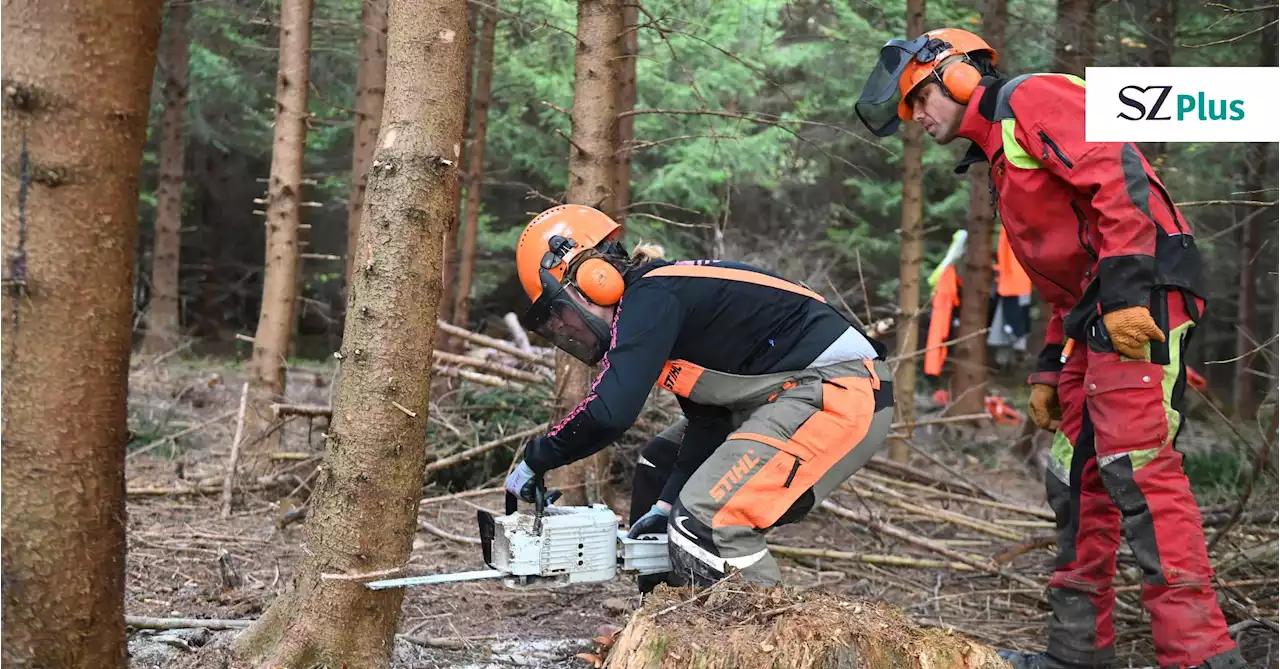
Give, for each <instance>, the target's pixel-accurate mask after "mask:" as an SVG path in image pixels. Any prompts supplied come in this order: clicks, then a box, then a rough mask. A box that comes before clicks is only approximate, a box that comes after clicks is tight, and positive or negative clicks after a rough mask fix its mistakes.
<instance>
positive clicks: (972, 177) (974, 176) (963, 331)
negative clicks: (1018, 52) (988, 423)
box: [950, 0, 1009, 416]
mask: <svg viewBox="0 0 1280 669" xmlns="http://www.w3.org/2000/svg"><path fill="white" fill-rule="evenodd" d="M1008 11H1009V5H1008V1H1007V0H987V2H986V6H985V7H984V11H983V13H982V35H983V37H984V38H985V39H986V40H987V44H990V45H991V46H992V48H994V49H995V50H996V52H997V53H1000V54H1004V25H1005V16H1006V15H1007V14H1008ZM1005 57H1006V58H1007V55H1006V56H1005ZM990 178H991V175H990V170H989V169H987V167H986V166H982V167H979V166H975V168H974V169H970V170H969V219H968V222H967V228H968V231H969V237H968V241H967V242H966V244H965V266H964V282H963V283H962V284H961V285H960V327H959V328H957V332H956V337H958V338H962V337H964V336H965V335H968V334H971V333H974V332H977V331H979V330H981V329H982V328H984V327H986V326H987V305H988V302H989V300H990V296H991V263H992V258H993V253H992V248H991V235H992V230H991V223H992V218H993V217H994V215H995V212H994V211H993V207H992V203H991V189H990V184H991V181H990ZM955 353H956V355H955V358H954V363H955V364H954V370H955V372H954V373H953V375H952V377H951V397H952V398H954V401H955V404H954V405H952V406H951V408H950V412H951V413H953V414H955V415H958V416H966V415H974V414H980V413H985V412H986V404H985V402H984V399H985V397H986V395H987V338H986V337H983V336H976V337H970V338H968V339H965V340H964V341H961V342H959V343H958V344H956V345H955Z"/></svg>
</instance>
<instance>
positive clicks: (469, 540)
mask: <svg viewBox="0 0 1280 669" xmlns="http://www.w3.org/2000/svg"><path fill="white" fill-rule="evenodd" d="M418 527H420V528H422V529H423V530H424V531H426V532H429V533H431V534H434V535H436V536H437V537H440V538H441V539H448V540H449V541H456V542H458V543H460V544H475V545H477V546H478V545H480V540H479V539H476V538H475V537H464V536H462V535H461V534H454V533H452V532H447V531H445V530H442V529H440V528H438V527H436V526H435V525H432V524H431V523H428V522H427V521H425V520H422V519H421V518H419V519H418Z"/></svg>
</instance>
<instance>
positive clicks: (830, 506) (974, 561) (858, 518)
mask: <svg viewBox="0 0 1280 669" xmlns="http://www.w3.org/2000/svg"><path fill="white" fill-rule="evenodd" d="M822 508H823V509H826V510H827V511H829V512H831V513H834V514H835V515H837V516H840V517H842V518H847V519H849V520H852V521H854V522H855V523H858V524H859V525H863V526H865V527H867V528H868V529H871V530H874V531H876V532H879V533H881V534H887V535H889V536H891V537H894V538H896V539H901V540H903V541H905V542H907V543H909V544H911V545H913V546H917V547H919V548H924V549H927V550H930V551H933V552H934V553H937V554H938V555H941V556H943V557H946V558H950V559H952V560H955V561H956V562H962V563H964V564H967V565H969V566H971V567H974V568H976V569H978V570H979V571H984V572H986V573H988V574H993V575H995V576H1002V577H1004V578H1007V579H1010V580H1013V581H1016V582H1018V583H1021V584H1022V585H1025V586H1027V587H1030V588H1038V587H1040V584H1039V583H1036V582H1035V581H1033V580H1031V579H1029V578H1027V577H1025V576H1021V575H1018V574H1010V573H1007V572H1005V571H1003V570H1001V569H1000V568H998V567H997V566H996V565H995V564H993V563H991V562H989V561H985V560H983V559H981V558H979V557H978V556H975V555H971V554H967V553H961V552H960V551H954V550H951V549H950V548H947V547H946V546H943V545H941V544H939V543H937V542H936V541H933V540H932V539H926V538H925V537H922V536H920V535H918V534H914V533H912V532H908V531H906V530H904V529H901V528H898V527H895V526H893V525H890V524H888V523H885V522H881V521H879V520H875V519H874V518H871V517H870V516H867V515H863V514H860V513H858V512H856V511H850V510H849V509H846V508H844V507H842V506H839V505H838V504H836V503H834V502H832V501H830V500H825V501H823V502H822Z"/></svg>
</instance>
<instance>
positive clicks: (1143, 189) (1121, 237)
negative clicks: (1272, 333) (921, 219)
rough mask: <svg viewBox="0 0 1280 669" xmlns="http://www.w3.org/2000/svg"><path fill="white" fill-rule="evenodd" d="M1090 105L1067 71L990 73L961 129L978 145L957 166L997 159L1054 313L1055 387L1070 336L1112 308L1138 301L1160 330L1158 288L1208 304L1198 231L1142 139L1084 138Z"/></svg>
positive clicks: (998, 193) (1047, 371) (999, 199)
mask: <svg viewBox="0 0 1280 669" xmlns="http://www.w3.org/2000/svg"><path fill="white" fill-rule="evenodd" d="M1084 101H1085V89H1084V81H1083V80H1082V79H1080V78H1078V77H1073V76H1070V75H1062V74H1038V75H1037V74H1029V75H1022V76H1019V77H1014V78H1011V79H994V78H987V79H984V80H983V83H982V85H980V86H979V88H978V90H977V91H975V92H974V94H973V97H972V98H971V100H970V102H969V104H968V106H967V108H966V110H965V115H964V120H963V121H962V123H961V126H960V132H959V134H960V136H961V137H964V138H966V139H969V140H971V141H973V143H974V146H973V147H971V148H970V152H969V154H968V155H966V157H965V159H964V160H963V161H962V162H961V164H960V166H959V167H957V171H958V172H963V171H964V170H966V169H967V168H968V166H969V165H971V164H973V163H976V162H982V161H984V160H985V161H986V162H988V163H990V170H991V187H992V193H993V196H994V197H995V199H996V209H997V211H998V213H999V215H1000V220H1001V222H1002V224H1003V225H1004V228H1005V230H1006V231H1007V233H1008V235H1009V245H1010V247H1011V248H1012V250H1013V253H1014V255H1015V256H1017V258H1018V261H1019V262H1020V263H1021V264H1022V266H1023V267H1024V268H1026V270H1027V273H1028V275H1029V276H1030V277H1031V281H1032V283H1033V284H1034V285H1035V287H1036V291H1037V292H1039V293H1040V295H1041V297H1042V298H1043V299H1044V300H1045V302H1046V303H1047V304H1048V307H1049V310H1050V320H1049V325H1048V328H1047V329H1046V332H1045V347H1044V350H1043V351H1042V352H1041V356H1040V361H1039V363H1038V364H1037V374H1036V375H1034V376H1033V377H1032V381H1033V382H1037V383H1055V384H1056V381H1057V379H1056V376H1057V371H1058V370H1060V369H1061V363H1060V362H1059V355H1060V352H1061V348H1062V344H1063V343H1064V341H1065V339H1066V338H1072V339H1079V340H1083V339H1085V335H1086V332H1087V331H1088V329H1089V328H1090V326H1091V325H1092V324H1093V323H1094V322H1096V321H1097V320H1098V319H1099V318H1100V317H1101V315H1102V314H1103V313H1107V312H1110V311H1115V310H1117V309H1123V308H1125V307H1131V306H1137V305H1141V306H1145V307H1148V308H1151V309H1152V314H1153V317H1155V318H1156V320H1157V322H1158V323H1159V322H1160V316H1161V313H1162V312H1163V309H1159V308H1157V304H1158V306H1159V307H1163V305H1164V304H1165V301H1164V300H1163V299H1161V300H1156V301H1153V300H1152V295H1153V294H1154V293H1157V292H1161V291H1165V292H1169V291H1182V292H1183V293H1184V296H1186V298H1187V299H1188V300H1195V298H1197V297H1198V298H1200V299H1201V300H1202V299H1203V298H1204V297H1205V295H1204V293H1205V291H1204V289H1203V280H1202V278H1201V269H1200V255H1199V252H1198V251H1197V249H1196V245H1195V239H1194V237H1193V236H1192V234H1191V227H1190V226H1189V225H1188V223H1187V221H1186V219H1185V218H1183V216H1182V214H1181V212H1179V211H1178V208H1177V207H1176V206H1175V205H1174V203H1173V199H1172V198H1171V197H1170V196H1169V193H1168V192H1167V191H1166V190H1165V187H1164V184H1163V183H1162V182H1161V181H1160V179H1159V177H1157V176H1156V174H1155V171H1154V170H1153V169H1152V168H1151V165H1150V164H1148V163H1147V161H1146V159H1145V158H1144V157H1143V155H1142V153H1141V152H1140V151H1139V150H1138V148H1137V147H1136V146H1135V145H1134V144H1133V143H1131V142H1086V141H1085V102H1084ZM1189 304H1190V303H1189ZM1195 304H1196V307H1195V309H1194V310H1193V311H1191V313H1192V314H1198V313H1199V307H1200V305H1201V302H1200V301H1195ZM1193 317H1194V316H1193Z"/></svg>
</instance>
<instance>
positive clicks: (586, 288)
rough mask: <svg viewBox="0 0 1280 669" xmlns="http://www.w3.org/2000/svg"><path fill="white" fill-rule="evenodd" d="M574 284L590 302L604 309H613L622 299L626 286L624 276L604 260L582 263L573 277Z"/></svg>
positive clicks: (591, 259) (590, 259) (596, 259)
mask: <svg viewBox="0 0 1280 669" xmlns="http://www.w3.org/2000/svg"><path fill="white" fill-rule="evenodd" d="M573 283H574V285H576V286H577V287H578V290H580V291H582V294H583V295H585V296H586V298H587V299H588V300H591V301H592V302H595V303H596V304H598V305H600V306H602V307H611V306H613V305H615V304H617V303H618V301H619V300H621V299H622V290H623V288H625V287H626V286H625V284H624V282H623V281H622V275H621V274H619V273H618V270H616V269H614V267H613V265H611V264H609V262H608V261H607V260H604V259H602V258H588V259H586V260H584V261H582V264H581V265H579V266H578V269H577V271H575V272H574V275H573Z"/></svg>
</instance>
